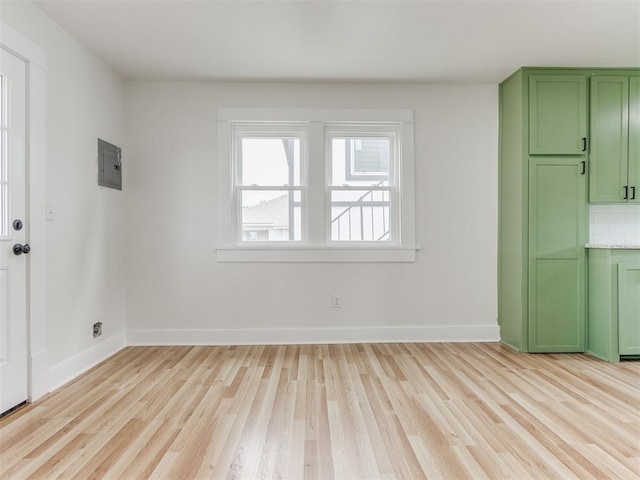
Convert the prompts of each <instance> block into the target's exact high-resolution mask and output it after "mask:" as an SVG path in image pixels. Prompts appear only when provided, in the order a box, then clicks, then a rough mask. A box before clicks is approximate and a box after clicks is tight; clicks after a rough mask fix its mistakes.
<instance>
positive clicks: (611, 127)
mask: <svg viewBox="0 0 640 480" xmlns="http://www.w3.org/2000/svg"><path fill="white" fill-rule="evenodd" d="M590 113H591V116H590V136H591V148H590V152H589V167H590V168H589V201H590V202H592V203H621V202H626V198H625V197H626V196H627V195H626V193H627V192H628V184H627V173H628V159H629V148H628V145H629V77H626V76H605V75H594V76H593V77H591V102H590Z"/></svg>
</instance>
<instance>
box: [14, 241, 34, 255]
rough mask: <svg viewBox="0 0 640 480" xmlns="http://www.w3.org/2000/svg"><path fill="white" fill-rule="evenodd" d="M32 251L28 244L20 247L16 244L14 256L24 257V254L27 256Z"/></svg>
mask: <svg viewBox="0 0 640 480" xmlns="http://www.w3.org/2000/svg"><path fill="white" fill-rule="evenodd" d="M30 251H31V247H30V246H29V244H28V243H25V244H24V245H20V244H19V243H16V244H15V245H14V246H13V254H14V255H22V254H23V253H24V254H25V255H26V254H28V253H29V252H30Z"/></svg>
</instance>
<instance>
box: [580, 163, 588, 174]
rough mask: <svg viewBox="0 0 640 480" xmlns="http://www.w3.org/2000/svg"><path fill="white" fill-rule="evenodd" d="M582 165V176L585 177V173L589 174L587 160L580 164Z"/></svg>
mask: <svg viewBox="0 0 640 480" xmlns="http://www.w3.org/2000/svg"><path fill="white" fill-rule="evenodd" d="M580 165H581V166H582V170H581V171H580V175H584V174H585V173H587V162H586V161H585V160H583V161H581V162H580Z"/></svg>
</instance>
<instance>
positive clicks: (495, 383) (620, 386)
mask: <svg viewBox="0 0 640 480" xmlns="http://www.w3.org/2000/svg"><path fill="white" fill-rule="evenodd" d="M639 386H640V362H624V363H621V364H608V363H605V362H602V361H599V360H595V359H593V358H590V357H587V356H584V355H527V354H517V353H514V352H512V351H511V350H509V349H508V348H506V347H504V346H502V345H499V344H496V343H486V344H481V343H475V344H365V345H363V344H356V345H301V346H300V345H296V346H247V347H130V348H126V349H125V350H122V351H121V352H119V353H118V354H116V355H115V356H113V357H112V358H110V359H108V360H107V361H105V362H103V363H101V364H100V365H98V366H97V367H95V368H94V369H92V370H91V371H89V372H88V373H86V374H84V375H82V376H81V377H79V378H77V379H76V380H74V381H73V382H72V383H70V384H68V385H66V386H65V387H63V388H61V389H59V390H57V391H56V392H54V393H52V394H50V395H48V396H46V397H45V398H44V399H42V400H40V401H38V402H35V403H34V404H32V405H28V406H26V407H24V408H22V409H20V410H18V411H16V412H14V413H13V414H11V415H9V416H7V417H5V418H3V419H1V420H0V447H1V450H0V478H10V479H22V478H46V479H53V478H77V479H89V478H124V479H145V478H168V479H178V478H184V479H198V478H211V479H262V478H269V479H271V478H290V479H320V480H324V479H331V478H358V479H368V480H369V479H371V480H373V479H392V478H398V479H399V478H404V479H411V480H413V479H421V478H445V479H452V480H458V479H465V478H473V479H486V478H489V479H499V478H503V479H507V478H508V479H518V480H526V479H534V480H537V479H545V478H558V479H571V478H579V479H590V478H596V479H605V478H620V479H634V478H639V477H640V463H639V462H640V390H639Z"/></svg>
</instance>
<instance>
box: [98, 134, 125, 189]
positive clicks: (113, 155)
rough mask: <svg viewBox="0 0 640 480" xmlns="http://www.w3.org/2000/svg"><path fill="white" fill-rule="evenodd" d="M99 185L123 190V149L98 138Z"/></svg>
mask: <svg viewBox="0 0 640 480" xmlns="http://www.w3.org/2000/svg"><path fill="white" fill-rule="evenodd" d="M98 185H101V186H103V187H109V188H114V189H116V190H122V149H121V148H120V147H117V146H115V145H113V144H111V143H109V142H105V141H104V140H102V139H101V138H99V139H98Z"/></svg>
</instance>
